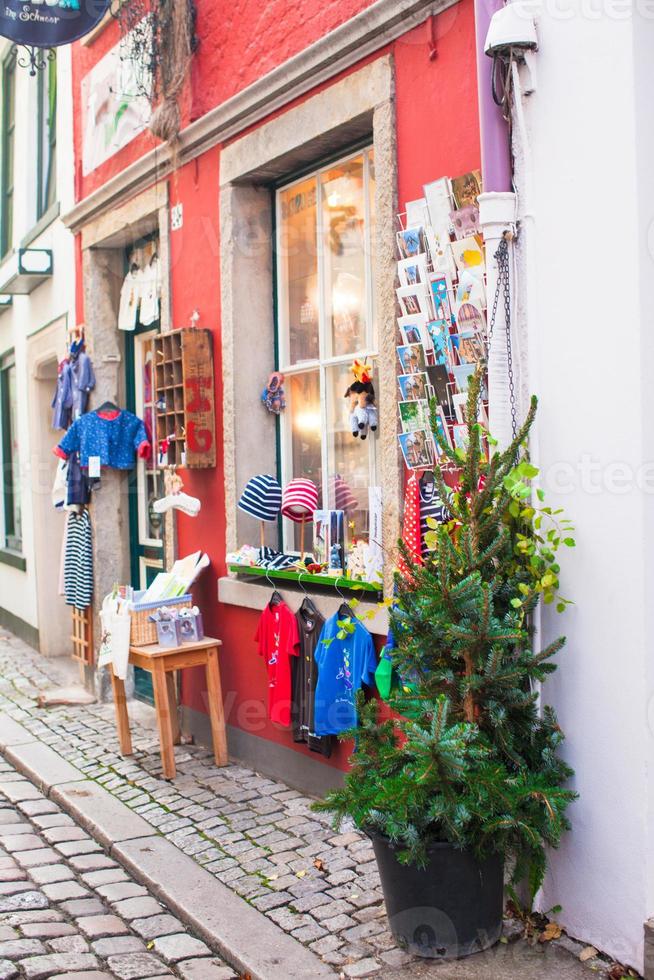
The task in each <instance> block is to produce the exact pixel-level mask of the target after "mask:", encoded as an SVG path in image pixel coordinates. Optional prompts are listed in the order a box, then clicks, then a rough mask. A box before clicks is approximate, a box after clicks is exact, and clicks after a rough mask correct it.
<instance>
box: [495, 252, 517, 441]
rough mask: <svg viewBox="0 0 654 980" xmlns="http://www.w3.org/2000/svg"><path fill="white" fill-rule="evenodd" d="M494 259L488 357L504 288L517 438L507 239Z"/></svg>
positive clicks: (510, 384)
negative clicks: (495, 274) (494, 269)
mask: <svg viewBox="0 0 654 980" xmlns="http://www.w3.org/2000/svg"><path fill="white" fill-rule="evenodd" d="M493 257H494V259H495V261H496V262H497V283H496V285H495V295H494V297H493V306H492V309H491V315H490V321H489V323H488V357H489V360H490V346H491V341H492V339H493V329H494V327H495V320H496V318H497V307H498V305H499V300H500V290H501V289H502V287H503V288H504V318H505V323H506V362H507V368H508V374H509V398H510V401H511V428H512V431H513V436H514V438H515V436H516V434H517V432H518V416H517V410H516V398H515V380H514V377H513V347H512V344H511V282H510V273H509V266H510V263H509V243H508V241H507V239H506V238H502V240H501V241H500V244H499V245H498V246H497V251H496V252H495V255H494V256H493Z"/></svg>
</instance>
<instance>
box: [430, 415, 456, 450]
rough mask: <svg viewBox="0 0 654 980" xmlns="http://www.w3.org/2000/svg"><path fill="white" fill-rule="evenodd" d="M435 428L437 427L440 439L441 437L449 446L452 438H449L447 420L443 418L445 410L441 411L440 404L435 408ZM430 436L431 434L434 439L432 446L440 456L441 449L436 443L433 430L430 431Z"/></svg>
mask: <svg viewBox="0 0 654 980" xmlns="http://www.w3.org/2000/svg"><path fill="white" fill-rule="evenodd" d="M436 429H437V431H438V434H439V436H440V437H441V439H443V440H444V441H445V442H446V443H447V445H448V446H451V445H452V440H451V439H450V431H449V427H448V424H447V421H446V419H445V412H444V411H443V409H442V407H441V406H440V405H439V406H438V408H437V409H436ZM432 436H433V439H434V447H435V450H436V455H437V456H441V455H442V453H443V450H442V449H441V447H440V445H439V444H438V441H437V439H436V436H435V435H434V433H433V432H432Z"/></svg>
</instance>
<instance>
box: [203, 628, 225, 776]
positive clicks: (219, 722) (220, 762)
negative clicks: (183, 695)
mask: <svg viewBox="0 0 654 980" xmlns="http://www.w3.org/2000/svg"><path fill="white" fill-rule="evenodd" d="M207 693H208V695H209V717H210V718H211V734H212V737H213V752H214V757H215V759H216V765H217V766H226V765H227V763H228V762H229V758H228V755H227V736H226V734H225V711H224V708H223V691H222V685H221V683H220V664H219V662H218V648H217V647H213V649H211V650H208V651H207Z"/></svg>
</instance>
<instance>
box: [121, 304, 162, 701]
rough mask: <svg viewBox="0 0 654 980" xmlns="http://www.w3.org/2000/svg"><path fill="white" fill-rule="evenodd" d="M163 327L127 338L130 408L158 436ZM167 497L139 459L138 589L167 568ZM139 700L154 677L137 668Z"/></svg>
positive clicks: (133, 549)
mask: <svg viewBox="0 0 654 980" xmlns="http://www.w3.org/2000/svg"><path fill="white" fill-rule="evenodd" d="M157 333H159V324H158V323H157V324H151V325H150V326H148V327H143V326H140V325H139V326H137V328H136V330H135V331H134V332H133V333H131V332H130V333H126V335H125V370H126V391H127V408H128V410H129V411H130V412H134V413H135V414H136V415H138V416H139V417H140V418H142V419H143V420H144V421H145V424H146V427H147V428H148V430H149V432H150V433H154V428H155V427H154V413H155V406H154V398H153V391H154V388H153V382H154V367H153V365H154V360H153V357H154V352H153V344H152V340H153V337H154V336H155V335H156V334H157ZM162 496H163V472H162V471H161V470H159V469H158V468H157V466H156V459H155V458H154V456H151V457H150V458H149V459H138V460H137V463H136V466H135V468H134V469H133V470H132V471H131V472H130V475H129V537H130V566H131V576H132V582H131V584H132V585H133V586H134V588H135V589H147V587H148V585H150V583H151V582H152V580H153V579H154V577H155V575H157V573H158V572H161V571H162V570H163V567H164V548H163V533H164V522H163V515H159V514H155V513H154V511H153V510H152V504H153V503H154V501H155V500H157V499H158V498H159V497H162ZM135 675H136V676H135V682H136V696H137V697H138V698H140V699H141V700H144V701H149V702H151V703H152V702H153V693H152V681H151V678H150V674H149V673H147V672H146V671H143V670H140V669H139V668H136V671H135Z"/></svg>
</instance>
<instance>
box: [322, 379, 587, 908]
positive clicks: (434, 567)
mask: <svg viewBox="0 0 654 980" xmlns="http://www.w3.org/2000/svg"><path fill="white" fill-rule="evenodd" d="M481 385H482V374H481V371H479V372H478V373H477V375H476V376H475V377H474V378H473V379H472V380H471V383H470V390H469V397H468V402H467V415H466V418H467V420H468V425H467V429H468V445H467V449H466V450H465V451H463V450H453V449H451V448H450V447H449V445H447V444H446V443H445V442H444V440H443V439H442V437H441V436H440V435H439V434H438V431H439V430H438V427H437V425H436V418H435V406H434V407H433V412H432V414H433V416H434V417H433V419H432V425H433V428H434V432H435V433H436V438H437V439H438V440H439V443H440V446H441V449H442V452H443V454H444V455H445V457H446V458H448V459H449V460H450V461H451V463H453V464H454V465H455V466H456V467H457V468H459V470H460V481H459V484H458V486H457V488H456V490H455V491H451V490H450V489H449V487H448V486H447V485H446V483H445V481H444V479H443V475H442V473H441V471H440V470H439V469H438V468H437V470H436V473H435V477H436V482H437V485H438V488H439V491H440V493H441V495H442V497H443V499H444V500H448V507H449V512H450V516H451V520H450V521H449V523H447V524H445V525H440V526H439V525H436V524H435V523H434V526H433V528H432V529H431V530H430V531H429V532H428V542H427V544H428V545H429V546H430V547H431V548H432V549H433V550H431V551H430V552H429V553H428V554H427V555H426V556H424V559H423V563H422V564H415V563H414V562H413V561H412V558H411V555H410V553H409V551H408V549H407V548H405V547H404V546H403V544H402V543H400V551H401V553H402V557H403V559H404V561H403V565H404V567H405V568H408V569H410V571H409V573H408V574H404V575H403V576H402V575H400V574H399V573H398V574H397V575H396V596H395V598H394V600H393V602H392V604H391V605H390V619H391V625H392V629H393V633H394V637H395V641H396V647H395V649H394V650H393V651H392V660H393V667H394V671H395V673H396V676H397V678H398V679H399V683H398V684H397V686H396V688H395V690H394V692H393V694H392V695H391V698H390V707H391V709H392V714H391V716H390V717H387V718H386V719H385V720H380V718H379V715H380V709H379V703H378V702H377V701H376V700H375V699H373V700H371V701H369V702H368V703H366V702H365V699H364V698H363V696H362V695H360V696H359V718H360V722H359V726H358V728H356V729H355V730H354V731H350V732H346V733H344V736H343V737H344V738H348V737H354V738H355V739H356V747H355V751H354V754H353V756H352V759H351V763H352V768H351V770H350V772H349V773H348V775H347V776H346V779H345V784H344V786H343V788H342V789H339V790H336V791H334V792H332V793H330V794H329V795H328V796H327V798H326V799H325V800H324V801H322V802H321V803H318V804H317V805H316V806H317V808H318V809H320V810H323V811H324V810H327V811H332V812H334V814H335V823H336V824H339V823H340V821H341V820H342V818H343V817H345V816H346V815H349V816H350V817H352V818H353V820H354V822H355V824H356V825H357V826H358V827H360V828H361V829H363V830H368V831H372V832H378V833H381V834H383V835H385V836H387V837H388V838H390V839H391V841H393V842H395V843H396V845H397V846H398V856H399V858H400V860H402V861H405V862H411V863H417V864H419V865H424V863H425V861H426V858H427V852H428V848H429V845H430V843H433V842H436V841H450V842H452V843H454V844H456V845H458V846H460V847H462V848H470V849H472V850H473V851H474V852H475V853H476V854H477V855H478V856H479V857H483V856H484V855H485V854H488V853H490V852H493V851H498V852H501V853H503V854H505V855H506V856H507V857H509V858H512V859H513V862H514V868H513V879H514V881H520V880H523V879H526V880H527V881H528V883H529V891H530V893H531V896H532V897H533V895H534V894H535V892H536V890H537V889H538V887H539V886H540V883H541V881H542V878H543V875H544V871H545V846H546V845H550V846H553V847H556V846H557V844H558V843H559V840H560V837H561V834H562V832H563V831H564V830H565V829H567V827H568V821H567V819H566V816H565V810H566V808H567V806H568V804H569V803H570V802H571V801H572V800H573V799H574V798H575V794H574V793H573V792H572V791H570V790H569V789H566V788H565V783H566V781H567V780H568V778H569V777H570V776H571V775H572V771H571V769H570V768H569V767H568V766H567V765H566V764H565V763H564V762H563V761H562V760H561V759H560V758H559V757H558V755H557V748H558V746H559V744H560V742H561V740H562V738H563V735H562V733H561V730H560V728H559V726H558V724H557V722H556V718H555V715H554V712H553V711H552V709H551V708H548V707H542V708H541V707H539V703H538V693H537V685H538V684H539V682H541V681H543V680H544V679H545V677H546V676H547V675H548V674H550V673H551V672H552V671H554V670H555V669H556V668H555V665H554V663H553V662H552V659H553V657H554V656H555V654H556V653H558V651H559V650H560V649H561V648H562V647H563V645H564V642H565V641H564V639H563V638H561V639H558V640H556V641H555V642H553V643H551V644H549V645H548V646H546V647H545V648H544V649H543V650H541V651H538V652H536V651H534V649H533V644H532V640H533V630H532V627H531V620H532V614H533V612H534V610H535V609H536V606H537V604H538V603H539V601H541V600H542V601H544V602H545V603H546V604H550V603H554V604H556V607H557V609H558V611H560V612H562V611H563V610H564V609H565V608H566V606H567V604H568V600H566V599H563V598H561V597H560V596H559V594H558V589H559V565H558V562H557V552H558V551H559V549H560V547H561V546H562V545H566V546H569V547H572V546H573V545H574V540H573V539H572V537H571V536H570V533H571V527H570V524H569V522H568V521H567V520H566V519H565V518H564V517H563V516H562V514H561V512H555V511H552V509H551V508H549V507H546V506H543V494H542V492H541V491H540V490H539V491H537V493H536V494H535V495H533V494H532V488H531V482H532V481H533V479H534V478H535V477H536V476H537V472H538V471H537V470H536V469H535V468H534V467H533V466H532V465H531V464H530V462H529V459H528V456H527V450H526V445H527V439H528V435H529V431H530V428H531V426H532V424H533V421H534V417H535V413H536V400H535V399H533V400H532V404H531V408H530V411H529V413H528V415H527V418H526V420H525V422H524V424H523V426H522V427H521V429H520V431H519V432H518V433H517V435H516V437H515V438H514V440H513V442H512V443H511V445H510V446H509V447H508V448H507V449H506V450H504V451H502V452H500V451H497V452H495V453H493V454H492V455H491V456H490V457H489V455H488V453H487V451H486V445H487V444H488V442H489V441H490V442H492V440H490V437H489V436H488V434H487V433H485V432H484V431H483V429H482V427H481V425H480V424H479V422H478V404H479V398H480V390H481ZM532 496H535V497H536V500H535V502H534V501H532ZM342 628H344V629H348V624H347V623H343V624H342Z"/></svg>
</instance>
